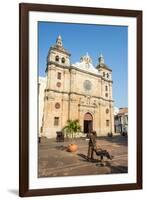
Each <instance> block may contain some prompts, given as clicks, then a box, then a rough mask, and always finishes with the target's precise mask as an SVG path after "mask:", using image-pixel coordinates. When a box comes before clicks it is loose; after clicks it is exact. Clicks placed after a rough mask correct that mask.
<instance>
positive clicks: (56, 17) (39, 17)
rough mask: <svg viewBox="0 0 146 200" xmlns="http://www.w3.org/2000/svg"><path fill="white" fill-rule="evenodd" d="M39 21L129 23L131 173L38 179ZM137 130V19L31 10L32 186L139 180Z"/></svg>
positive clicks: (57, 186)
mask: <svg viewBox="0 0 146 200" xmlns="http://www.w3.org/2000/svg"><path fill="white" fill-rule="evenodd" d="M38 21H51V22H69V23H85V24H87V23H88V24H103V25H107V24H108V25H109V24H110V25H123V26H128V94H129V95H128V110H129V112H128V114H129V122H128V123H129V133H128V134H129V135H128V173H127V174H116V175H113V174H111V175H94V176H93V175H92V176H74V177H52V178H37V170H38V169H37V167H38V165H37V164H38V163H37V159H38V151H37V144H38V143H37V142H38V141H37V140H38V138H37V47H38V46H37V45H38V44H37V42H38V40H37V22H38ZM117 67H118V66H117ZM119 92H120V91H119ZM136 130H137V129H136V18H134V17H133V18H130V17H112V16H111V17H109V16H108V17H107V16H95V15H83V14H62V13H47V12H34V11H33V12H29V189H39V188H54V187H55V188H60V187H72V186H87V185H88V186H89V185H109V184H122V183H123V184H124V183H136Z"/></svg>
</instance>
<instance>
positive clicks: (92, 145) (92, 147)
mask: <svg viewBox="0 0 146 200" xmlns="http://www.w3.org/2000/svg"><path fill="white" fill-rule="evenodd" d="M96 138H97V135H96V131H92V132H91V133H89V144H88V155H87V157H88V160H94V152H95V153H96V155H97V156H100V160H101V161H103V157H106V158H107V159H110V160H112V159H113V156H112V155H110V153H109V152H108V151H107V150H105V149H102V148H100V147H98V148H97V146H96Z"/></svg>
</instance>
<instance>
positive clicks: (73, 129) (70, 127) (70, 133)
mask: <svg viewBox="0 0 146 200" xmlns="http://www.w3.org/2000/svg"><path fill="white" fill-rule="evenodd" d="M80 130H81V126H80V124H79V121H78V120H68V121H67V125H66V126H65V127H64V128H63V131H64V132H65V135H66V137H67V138H71V140H72V143H71V144H69V145H68V148H67V150H68V151H69V152H75V151H77V148H78V146H77V145H76V144H75V143H73V139H74V138H75V137H76V134H77V133H78V132H79V131H80Z"/></svg>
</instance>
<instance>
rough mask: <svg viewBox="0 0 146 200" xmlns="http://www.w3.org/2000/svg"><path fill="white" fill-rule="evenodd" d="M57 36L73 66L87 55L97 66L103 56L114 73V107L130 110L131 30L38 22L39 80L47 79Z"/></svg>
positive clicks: (106, 26) (107, 26)
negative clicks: (50, 55) (60, 38)
mask: <svg viewBox="0 0 146 200" xmlns="http://www.w3.org/2000/svg"><path fill="white" fill-rule="evenodd" d="M58 35H61V36H62V39H63V46H64V47H65V48H66V49H67V50H68V51H69V52H70V53H71V63H75V62H78V61H79V60H80V57H81V56H83V55H85V54H86V52H88V54H89V55H90V56H91V58H92V61H93V65H95V66H96V65H97V63H98V57H99V55H100V53H102V54H103V56H104V59H105V63H106V64H107V65H108V66H109V67H110V68H111V69H112V77H113V99H114V100H115V106H116V107H126V106H128V91H127V90H128V68H127V67H128V27H126V26H109V25H87V24H68V23H51V22H39V25H38V42H39V49H38V55H39V60H38V62H39V76H45V69H46V57H47V54H48V50H49V48H50V46H52V45H53V44H55V42H56V38H57V36H58Z"/></svg>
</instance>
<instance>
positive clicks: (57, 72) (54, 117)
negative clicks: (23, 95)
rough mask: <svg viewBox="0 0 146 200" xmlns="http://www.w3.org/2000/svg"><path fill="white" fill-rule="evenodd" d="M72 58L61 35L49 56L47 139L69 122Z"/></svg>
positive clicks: (46, 100)
mask: <svg viewBox="0 0 146 200" xmlns="http://www.w3.org/2000/svg"><path fill="white" fill-rule="evenodd" d="M70 56H71V54H70V53H69V52H68V51H67V50H66V49H65V48H64V46H63V41H62V37H61V36H60V35H59V36H58V37H57V39H56V44H55V45H53V46H51V47H50V49H49V52H48V56H47V67H46V74H47V85H46V90H45V98H44V128H43V133H44V135H45V136H47V137H55V136H56V131H60V130H62V128H63V127H64V126H65V124H66V121H67V120H68V106H69V101H68V99H69V95H68V93H69V91H70Z"/></svg>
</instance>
